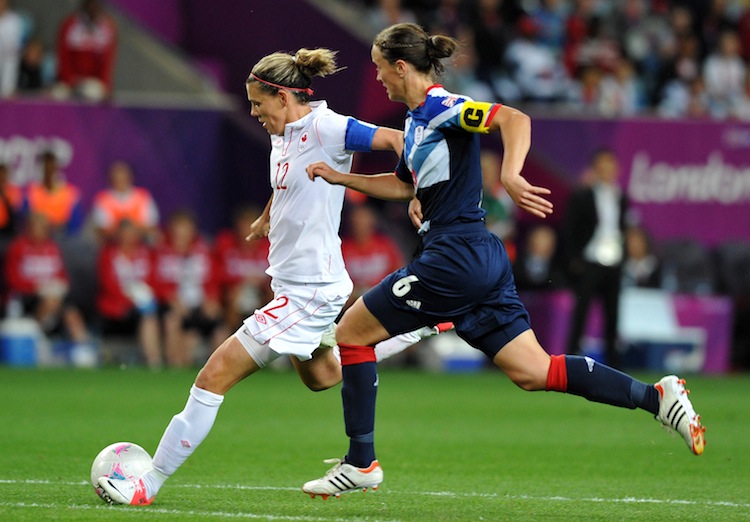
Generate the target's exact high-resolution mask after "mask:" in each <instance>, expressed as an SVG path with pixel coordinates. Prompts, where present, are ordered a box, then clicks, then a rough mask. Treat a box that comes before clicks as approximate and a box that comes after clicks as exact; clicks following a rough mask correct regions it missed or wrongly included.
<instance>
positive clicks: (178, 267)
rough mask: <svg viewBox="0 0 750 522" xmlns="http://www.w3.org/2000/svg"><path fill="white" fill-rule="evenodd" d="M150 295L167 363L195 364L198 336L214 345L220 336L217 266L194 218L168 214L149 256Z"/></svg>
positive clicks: (216, 344) (180, 212)
mask: <svg viewBox="0 0 750 522" xmlns="http://www.w3.org/2000/svg"><path fill="white" fill-rule="evenodd" d="M153 284H154V292H155V294H156V299H157V301H158V303H159V308H160V313H161V316H162V322H163V331H164V340H165V344H166V359H167V365H168V366H173V367H186V366H190V365H191V364H194V363H195V362H196V361H195V358H196V356H197V351H198V348H199V345H200V342H201V339H202V338H203V337H211V344H212V345H213V346H219V344H220V343H219V342H218V339H219V338H223V336H222V334H223V333H224V332H223V331H222V328H220V326H221V314H222V309H221V304H220V301H219V285H218V276H217V270H216V265H215V262H214V258H213V253H212V251H211V247H210V246H209V244H208V243H207V242H206V241H205V240H204V239H203V238H201V236H200V235H199V233H198V228H197V225H196V222H195V218H194V217H193V215H192V214H190V213H189V212H187V211H177V212H175V213H173V214H172V215H171V216H170V218H169V221H168V222H167V230H166V235H165V238H164V241H163V242H162V243H161V244H160V245H159V246H157V248H156V251H155V254H154V278H153Z"/></svg>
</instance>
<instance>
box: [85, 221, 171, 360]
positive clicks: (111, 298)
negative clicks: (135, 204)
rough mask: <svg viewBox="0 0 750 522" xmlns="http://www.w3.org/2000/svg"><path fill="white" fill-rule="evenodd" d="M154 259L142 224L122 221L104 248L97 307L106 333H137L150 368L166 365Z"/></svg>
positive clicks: (103, 330)
mask: <svg viewBox="0 0 750 522" xmlns="http://www.w3.org/2000/svg"><path fill="white" fill-rule="evenodd" d="M152 263H153V259H152V256H151V251H150V250H149V248H148V247H146V245H145V244H144V242H143V240H142V231H141V228H140V227H138V226H136V225H135V224H134V223H133V222H131V221H130V220H128V219H123V220H121V221H119V222H118V224H117V228H116V230H115V232H114V235H113V237H112V241H111V242H110V243H108V244H106V245H104V247H103V248H102V249H101V250H100V252H99V259H98V263H97V274H98V285H97V286H98V295H97V299H96V309H97V312H98V313H99V316H100V317H101V320H102V325H101V326H102V336H103V337H104V338H105V339H106V338H107V337H110V336H123V335H125V336H128V337H131V336H135V337H136V338H137V339H138V344H139V346H140V349H141V352H142V353H143V356H144V359H145V361H146V364H147V365H148V366H149V367H150V368H160V367H161V365H162V355H161V344H160V338H159V320H158V317H157V306H156V298H155V296H154V291H153V289H152V287H151V279H152Z"/></svg>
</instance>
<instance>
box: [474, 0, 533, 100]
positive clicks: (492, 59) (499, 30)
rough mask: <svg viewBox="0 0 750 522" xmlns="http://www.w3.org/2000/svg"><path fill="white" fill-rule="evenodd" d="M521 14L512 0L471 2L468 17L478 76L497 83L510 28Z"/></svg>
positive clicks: (491, 84)
mask: <svg viewBox="0 0 750 522" xmlns="http://www.w3.org/2000/svg"><path fill="white" fill-rule="evenodd" d="M521 13H522V11H521V9H520V7H519V6H518V4H517V2H515V1H513V0H477V2H476V3H474V4H471V9H470V11H469V14H468V15H467V17H468V22H469V25H470V26H471V27H472V28H473V30H474V50H475V53H476V56H477V78H478V79H479V80H480V81H482V82H484V83H485V84H487V85H489V86H493V85H494V83H495V81H496V80H497V78H498V77H499V76H500V74H501V72H502V64H503V56H505V51H506V49H507V47H508V43H509V40H510V36H511V30H512V28H513V27H514V26H515V24H516V22H517V20H518V18H519V17H520V15H521Z"/></svg>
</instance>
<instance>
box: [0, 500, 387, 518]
mask: <svg viewBox="0 0 750 522" xmlns="http://www.w3.org/2000/svg"><path fill="white" fill-rule="evenodd" d="M0 507H11V508H36V509H60V508H65V509H78V510H84V511H107V510H113V509H116V510H117V512H118V513H127V514H128V515H130V514H132V515H146V516H147V517H152V516H153V515H154V514H158V515H179V516H181V517H188V516H192V517H201V518H205V517H214V518H246V519H251V520H252V519H260V520H284V521H289V522H330V521H334V522H351V521H352V520H353V519H351V518H328V517H326V518H320V517H305V516H292V515H264V514H260V513H229V512H227V511H196V510H194V509H188V510H181V509H164V508H158V507H149V508H148V509H144V508H142V507H131V506H117V507H113V506H105V505H101V506H92V505H89V504H52V503H46V504H45V503H39V502H0ZM109 512H110V513H111V511H109ZM354 520H357V519H354ZM360 520H364V519H360ZM385 522H399V521H396V520H392V521H385Z"/></svg>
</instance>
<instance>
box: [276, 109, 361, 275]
mask: <svg viewBox="0 0 750 522" xmlns="http://www.w3.org/2000/svg"><path fill="white" fill-rule="evenodd" d="M310 106H311V107H312V112H311V113H310V114H308V115H306V116H304V117H303V118H301V119H299V120H297V121H295V122H293V123H289V124H287V125H286V128H285V130H284V135H283V136H271V147H272V150H271V172H270V174H271V187H272V189H273V203H272V204H271V229H270V232H269V234H268V239H269V240H270V242H271V248H270V250H269V253H268V263H269V265H270V266H269V268H268V270H267V271H266V272H267V273H268V275H270V276H271V277H274V278H279V279H283V280H285V281H290V282H298V283H330V282H336V281H341V280H342V279H347V278H348V277H349V276H348V275H347V273H346V269H345V268H344V259H343V257H342V255H341V239H340V238H339V227H340V225H341V210H342V208H343V204H344V191H345V188H344V187H342V186H338V185H331V184H329V183H326V182H325V180H322V179H318V180H316V181H315V182H312V181H310V179H309V178H308V177H307V172H305V168H306V167H307V166H308V165H310V164H311V163H315V162H318V161H325V162H326V163H328V164H329V165H330V166H331V167H333V168H334V169H336V170H338V171H340V172H349V171H350V170H351V166H352V156H353V152H352V151H347V150H345V145H344V143H345V140H346V129H347V123H348V121H349V118H348V117H347V116H342V115H340V114H337V113H335V112H333V111H332V110H330V109H329V108H328V106H327V104H326V102H324V101H318V102H312V103H310Z"/></svg>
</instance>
